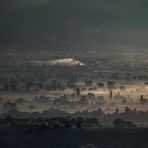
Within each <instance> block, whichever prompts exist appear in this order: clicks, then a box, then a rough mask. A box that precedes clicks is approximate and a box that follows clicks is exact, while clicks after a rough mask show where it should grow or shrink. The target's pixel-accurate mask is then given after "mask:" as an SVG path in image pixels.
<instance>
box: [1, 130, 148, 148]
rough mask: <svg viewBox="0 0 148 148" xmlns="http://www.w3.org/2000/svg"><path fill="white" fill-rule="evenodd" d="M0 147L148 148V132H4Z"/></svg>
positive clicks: (2, 132) (2, 131)
mask: <svg viewBox="0 0 148 148" xmlns="http://www.w3.org/2000/svg"><path fill="white" fill-rule="evenodd" d="M0 148H148V129H103V128H102V129H95V128H90V129H53V130H51V129H32V130H28V129H10V128H9V129H5V128H1V129H0Z"/></svg>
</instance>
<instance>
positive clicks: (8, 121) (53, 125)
mask: <svg viewBox="0 0 148 148" xmlns="http://www.w3.org/2000/svg"><path fill="white" fill-rule="evenodd" d="M0 125H8V126H11V127H27V128H28V127H30V128H49V129H58V128H82V127H100V126H101V125H100V124H99V121H98V119H96V118H82V117H77V118H71V117H65V118H64V117H56V118H51V119H42V118H38V119H14V118H12V117H11V116H10V115H7V116H6V118H5V119H3V120H1V121H0Z"/></svg>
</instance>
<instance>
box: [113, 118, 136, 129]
mask: <svg viewBox="0 0 148 148" xmlns="http://www.w3.org/2000/svg"><path fill="white" fill-rule="evenodd" d="M113 124H114V127H116V128H134V127H136V125H135V124H134V123H133V122H131V121H124V120H122V119H115V120H114V122H113Z"/></svg>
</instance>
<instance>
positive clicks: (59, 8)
mask: <svg viewBox="0 0 148 148" xmlns="http://www.w3.org/2000/svg"><path fill="white" fill-rule="evenodd" d="M80 48H81V49H82V48H83V49H92V48H93V49H106V48H110V49H111V48H119V49H120V48H139V49H140V48H148V1H147V0H1V1H0V50H3V49H18V50H30V49H49V50H50V49H59V50H62V49H67V50H71V49H72V50H73V49H80Z"/></svg>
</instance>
